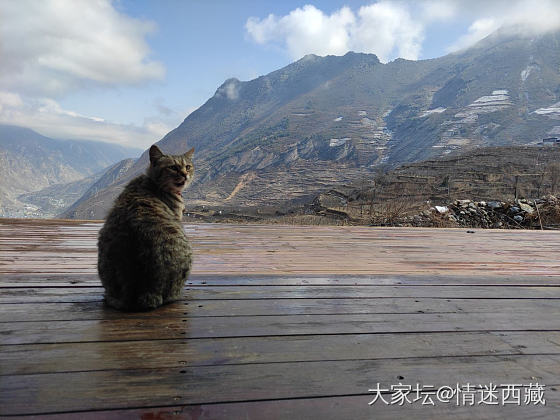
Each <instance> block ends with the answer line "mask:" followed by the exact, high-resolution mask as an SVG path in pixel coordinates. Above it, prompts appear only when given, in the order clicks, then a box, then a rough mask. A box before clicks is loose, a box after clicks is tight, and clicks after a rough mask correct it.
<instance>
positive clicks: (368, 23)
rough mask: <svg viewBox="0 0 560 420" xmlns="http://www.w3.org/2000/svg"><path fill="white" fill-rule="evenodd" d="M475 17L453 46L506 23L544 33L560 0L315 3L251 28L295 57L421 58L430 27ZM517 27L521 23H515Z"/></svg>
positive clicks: (558, 22)
mask: <svg viewBox="0 0 560 420" xmlns="http://www.w3.org/2000/svg"><path fill="white" fill-rule="evenodd" d="M464 20H467V21H468V20H470V21H471V24H470V26H469V28H468V31H467V33H465V34H464V35H463V36H461V37H460V38H459V39H456V40H452V39H451V40H449V44H450V47H449V48H448V50H449V51H456V50H458V49H462V48H466V47H469V46H471V45H473V44H474V43H476V42H478V41H479V40H481V39H482V38H484V37H486V36H488V35H489V34H490V33H492V32H493V31H495V30H496V29H498V28H500V27H509V28H512V30H516V31H525V32H531V33H543V32H546V31H551V30H557V29H560V1H558V0H540V1H539V2H538V3H535V1H534V0H492V1H488V0H470V1H464V0H424V1H421V2H418V1H412V0H400V1H399V0H382V1H378V2H372V3H371V4H370V5H366V6H363V7H361V8H360V9H358V10H357V11H353V10H352V9H350V8H348V7H342V8H341V9H339V10H336V11H334V12H333V13H331V14H330V15H329V14H327V13H325V12H323V11H322V10H320V9H318V8H316V7H315V6H313V5H306V6H304V7H302V8H297V9H295V10H293V11H291V12H290V13H288V14H287V15H285V16H281V17H278V16H275V15H272V14H271V15H268V16H267V17H266V18H263V19H259V18H256V17H251V18H249V19H248V20H247V22H246V25H245V29H246V31H247V34H248V35H249V37H250V38H251V39H252V40H253V41H254V42H256V43H258V44H261V45H276V46H280V47H281V48H282V49H284V50H285V51H286V52H287V53H288V55H289V56H290V57H291V58H292V59H298V58H301V57H302V56H304V55H305V54H310V53H313V54H318V55H328V54H334V55H342V54H344V53H346V52H347V51H350V50H353V51H356V52H367V53H374V54H377V56H378V57H379V58H380V60H381V61H387V60H390V59H393V58H396V57H402V58H408V59H413V60H414V59H418V58H419V57H420V55H421V51H422V44H423V42H424V34H425V31H426V28H427V27H428V26H430V25H433V24H435V23H442V22H443V23H447V24H453V23H456V22H457V21H461V22H464ZM513 28H515V29H513Z"/></svg>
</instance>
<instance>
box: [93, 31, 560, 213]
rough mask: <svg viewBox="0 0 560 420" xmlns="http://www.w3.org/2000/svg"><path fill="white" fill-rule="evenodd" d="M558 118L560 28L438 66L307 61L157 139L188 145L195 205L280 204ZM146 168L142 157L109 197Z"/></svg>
mask: <svg viewBox="0 0 560 420" xmlns="http://www.w3.org/2000/svg"><path fill="white" fill-rule="evenodd" d="M559 119H560V33H549V34H547V35H544V36H539V37H525V36H520V35H516V34H515V33H514V32H512V31H505V30H500V31H498V32H496V33H494V34H492V35H490V36H489V37H487V38H486V39H484V40H483V41H481V42H479V43H478V44H477V45H475V46H474V47H472V48H470V49H468V50H465V51H462V52H460V53H455V54H449V55H447V56H444V57H441V58H437V59H431V60H421V61H409V60H403V59H397V60H395V61H392V62H390V63H387V64H383V63H381V62H380V61H379V60H378V59H377V57H376V56H375V55H371V54H356V53H348V54H346V55H344V56H342V57H337V56H327V57H317V56H314V55H308V56H305V57H304V58H302V59H301V60H299V61H297V62H295V63H293V64H290V65H288V66H286V67H284V68H282V69H280V70H277V71H275V72H272V73H270V74H268V75H266V76H262V77H259V78H257V79H255V80H251V81H248V82H241V81H239V80H237V79H229V80H226V81H225V82H224V83H223V84H222V85H221V86H220V87H219V88H218V89H217V91H216V93H215V94H214V96H213V97H211V98H210V99H209V100H208V101H207V102H206V103H205V104H204V105H203V106H201V107H200V108H199V109H197V110H196V111H194V112H193V113H192V114H190V115H189V116H188V117H187V118H186V119H185V120H184V122H183V123H182V124H181V125H179V126H178V127H177V128H176V129H174V130H173V131H171V132H170V133H168V134H167V135H166V136H165V137H164V138H163V139H162V140H161V141H160V142H158V144H159V145H160V147H161V148H162V149H163V150H164V151H166V152H168V153H180V152H183V151H185V150H187V147H192V146H194V147H195V149H196V154H195V165H196V178H195V182H194V183H193V185H192V186H191V187H190V188H189V189H188V190H187V192H186V195H187V196H188V203H189V205H191V206H192V205H205V206H226V207H227V206H232V207H235V206H283V205H285V204H286V202H287V201H290V202H292V203H293V202H297V201H306V200H309V199H310V198H311V197H312V196H314V195H315V194H316V193H317V191H319V190H321V189H325V188H327V186H330V187H333V186H336V185H341V184H347V183H355V182H356V181H359V180H361V179H366V178H370V177H371V173H372V171H374V170H375V169H376V168H379V167H380V166H391V167H394V166H397V165H399V164H402V163H406V162H414V161H419V160H422V159H427V158H430V157H434V156H441V155H447V154H449V153H452V152H457V151H461V150H463V151H464V150H469V149H473V148H478V147H483V146H507V145H524V144H536V143H538V142H540V141H541V139H542V138H543V137H550V136H555V135H560V122H559V121H558V120H559ZM147 162H148V159H147V152H144V154H143V155H142V156H141V158H140V159H139V160H138V161H137V162H136V163H135V164H134V165H133V166H132V167H131V168H130V169H129V170H128V171H127V173H126V174H124V176H123V177H122V178H120V179H119V180H117V181H116V182H115V183H114V184H113V185H110V186H108V188H107V190H106V191H105V193H104V199H105V200H106V201H107V200H108V201H111V200H109V198H110V197H113V198H114V197H115V196H116V194H117V193H118V191H120V189H121V188H122V186H123V185H124V183H126V182H127V181H128V180H130V179H131V178H132V177H134V176H136V175H138V174H139V173H141V172H142V171H144V169H145V167H146V166H147ZM108 205H109V204H108V203H107V202H105V203H104V204H102V205H101V204H98V205H96V209H97V210H96V211H95V212H94V214H93V215H92V216H93V217H95V218H101V217H103V216H104V215H105V212H106V211H107V208H108ZM83 213H84V212H83V211H82V214H83Z"/></svg>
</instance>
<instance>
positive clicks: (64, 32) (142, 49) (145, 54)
mask: <svg viewBox="0 0 560 420" xmlns="http://www.w3.org/2000/svg"><path fill="white" fill-rule="evenodd" d="M154 30H155V25H154V24H153V23H151V22H148V21H144V20H139V19H134V18H131V17H129V16H127V15H125V14H123V13H120V12H119V11H117V10H116V9H115V7H114V4H113V2H112V1H111V0H71V1H68V0H40V1H37V0H17V1H11V0H0V123H3V124H13V125H20V126H24V127H29V128H32V129H34V130H37V131H38V132H40V133H41V134H44V135H46V136H50V137H55V138H73V139H90V140H101V141H109V142H114V143H120V144H123V145H129V146H138V147H140V146H146V145H149V144H151V143H153V142H155V141H157V140H159V139H161V137H163V135H165V134H166V133H167V132H168V131H170V130H171V129H172V128H174V127H175V126H176V124H175V125H173V124H174V123H178V122H180V119H179V118H178V116H177V115H167V116H166V115H156V116H155V117H151V118H149V119H146V120H145V121H144V124H143V125H130V124H119V123H115V122H111V121H106V120H104V119H102V118H99V117H96V116H87V115H82V114H80V113H78V112H75V111H73V110H68V109H64V108H63V107H61V106H60V104H59V102H58V100H59V99H61V98H63V97H64V96H66V95H67V94H68V93H71V92H75V91H76V90H83V89H86V90H87V89H90V88H92V87H95V88H100V87H106V88H107V87H119V86H123V85H139V84H142V83H146V82H148V81H152V80H161V79H163V78H164V76H165V68H164V66H163V64H161V63H159V62H157V61H154V60H152V59H151V58H150V49H149V47H148V44H147V43H146V40H145V38H146V36H148V35H149V34H150V33H152V32H153V31H154ZM171 120H173V121H171ZM178 120H179V121H178Z"/></svg>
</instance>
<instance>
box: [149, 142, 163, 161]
mask: <svg viewBox="0 0 560 420" xmlns="http://www.w3.org/2000/svg"><path fill="white" fill-rule="evenodd" d="M162 157H163V152H162V151H161V150H160V148H159V147H157V146H156V145H155V144H154V145H153V146H152V147H150V163H151V164H152V165H153V164H154V163H156V162H157V161H158V160H159V159H161V158H162Z"/></svg>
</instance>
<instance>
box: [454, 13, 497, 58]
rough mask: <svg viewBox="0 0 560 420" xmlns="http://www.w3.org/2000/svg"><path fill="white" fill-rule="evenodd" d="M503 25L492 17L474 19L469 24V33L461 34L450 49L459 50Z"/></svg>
mask: <svg viewBox="0 0 560 420" xmlns="http://www.w3.org/2000/svg"><path fill="white" fill-rule="evenodd" d="M500 26H501V24H500V22H498V21H497V20H496V19H492V18H482V19H478V20H476V21H474V22H473V23H472V25H471V26H469V30H468V33H467V34H465V35H463V36H461V37H460V38H459V39H458V40H457V41H456V42H455V43H454V44H452V45H451V46H450V47H449V48H448V51H458V50H462V49H464V48H467V47H470V46H471V45H474V44H475V43H477V42H478V41H480V40H481V39H483V38H486V37H487V36H488V35H490V34H491V33H492V32H494V31H495V30H497V29H498V28H499V27H500Z"/></svg>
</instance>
